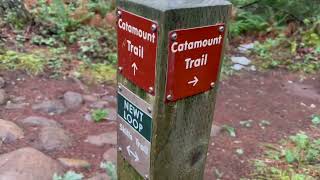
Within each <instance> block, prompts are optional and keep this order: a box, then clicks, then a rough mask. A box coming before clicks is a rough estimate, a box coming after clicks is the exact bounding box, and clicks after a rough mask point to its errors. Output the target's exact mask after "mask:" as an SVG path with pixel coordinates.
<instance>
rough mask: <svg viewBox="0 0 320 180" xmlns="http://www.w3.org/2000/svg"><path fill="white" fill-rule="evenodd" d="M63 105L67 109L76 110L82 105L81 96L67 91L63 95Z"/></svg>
mask: <svg viewBox="0 0 320 180" xmlns="http://www.w3.org/2000/svg"><path fill="white" fill-rule="evenodd" d="M63 99H64V104H65V105H66V106H67V108H68V109H77V108H79V107H80V106H81V105H82V103H83V98H82V95H81V94H79V93H76V92H72V91H68V92H66V93H65V94H64V95H63Z"/></svg>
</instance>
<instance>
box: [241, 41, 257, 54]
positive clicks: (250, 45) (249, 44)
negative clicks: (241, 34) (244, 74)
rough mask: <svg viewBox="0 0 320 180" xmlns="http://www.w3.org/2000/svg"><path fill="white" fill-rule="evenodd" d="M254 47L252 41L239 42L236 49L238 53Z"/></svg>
mask: <svg viewBox="0 0 320 180" xmlns="http://www.w3.org/2000/svg"><path fill="white" fill-rule="evenodd" d="M253 48H254V43H248V44H241V45H240V46H239V47H238V49H239V51H240V53H247V52H248V51H250V50H252V49H253Z"/></svg>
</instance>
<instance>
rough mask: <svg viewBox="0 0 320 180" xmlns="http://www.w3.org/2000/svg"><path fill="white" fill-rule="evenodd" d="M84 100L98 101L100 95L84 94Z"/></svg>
mask: <svg viewBox="0 0 320 180" xmlns="http://www.w3.org/2000/svg"><path fill="white" fill-rule="evenodd" d="M83 100H84V101H86V102H96V101H98V97H97V96H94V95H83Z"/></svg>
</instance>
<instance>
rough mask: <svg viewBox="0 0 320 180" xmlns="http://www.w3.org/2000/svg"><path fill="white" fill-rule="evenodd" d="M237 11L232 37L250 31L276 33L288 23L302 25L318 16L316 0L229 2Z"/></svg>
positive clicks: (318, 10)
mask: <svg viewBox="0 0 320 180" xmlns="http://www.w3.org/2000/svg"><path fill="white" fill-rule="evenodd" d="M231 2H232V3H233V4H234V5H235V7H236V10H237V15H236V17H235V20H234V21H233V22H232V23H231V28H230V32H231V35H232V36H237V35H241V34H242V33H246V32H252V31H262V32H271V31H278V30H279V29H281V27H282V26H284V25H286V24H287V23H288V22H292V21H295V22H298V23H303V20H304V19H310V18H314V17H317V16H319V14H320V5H319V1H318V0H308V1H304V0H259V1H256V0H231Z"/></svg>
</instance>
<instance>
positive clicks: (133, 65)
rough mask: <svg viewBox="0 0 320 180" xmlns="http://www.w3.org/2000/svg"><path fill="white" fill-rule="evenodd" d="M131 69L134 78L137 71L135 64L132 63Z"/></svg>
mask: <svg viewBox="0 0 320 180" xmlns="http://www.w3.org/2000/svg"><path fill="white" fill-rule="evenodd" d="M131 67H132V68H133V75H134V76H136V70H138V66H137V64H136V63H135V62H134V63H133V64H132V65H131Z"/></svg>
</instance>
